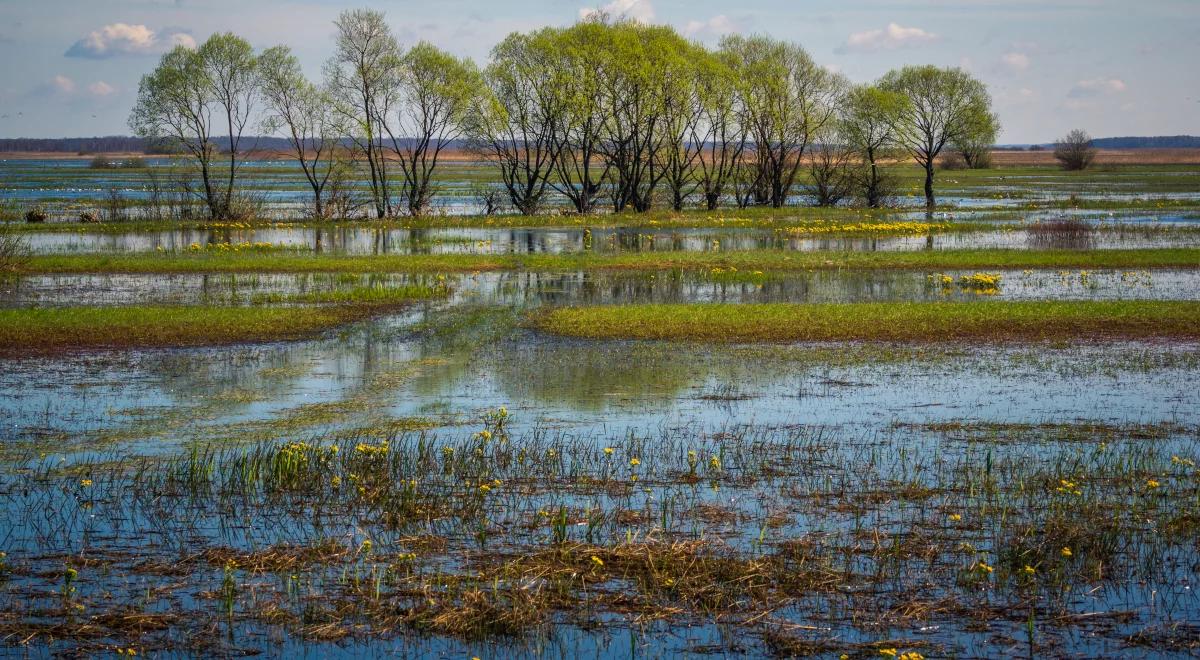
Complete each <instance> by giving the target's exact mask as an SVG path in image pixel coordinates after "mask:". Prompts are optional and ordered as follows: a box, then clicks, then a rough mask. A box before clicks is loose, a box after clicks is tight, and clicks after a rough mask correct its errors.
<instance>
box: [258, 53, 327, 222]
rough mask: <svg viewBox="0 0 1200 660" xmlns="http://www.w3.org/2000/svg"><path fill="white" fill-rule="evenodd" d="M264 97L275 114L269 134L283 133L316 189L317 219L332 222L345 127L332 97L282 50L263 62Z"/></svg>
mask: <svg viewBox="0 0 1200 660" xmlns="http://www.w3.org/2000/svg"><path fill="white" fill-rule="evenodd" d="M259 70H260V73H261V78H262V94H263V98H264V100H265V102H266V105H267V109H268V111H269V114H268V115H267V117H266V118H265V120H264V121H263V129H264V130H265V131H266V132H267V133H268V134H270V133H275V132H278V131H282V132H283V133H284V134H285V135H286V137H287V141H288V143H289V144H290V145H291V148H292V153H293V154H294V155H295V157H296V162H297V163H299V165H300V169H301V170H302V171H303V172H304V178H305V179H306V180H307V181H308V185H309V187H310V188H312V193H313V200H312V215H313V217H315V218H326V217H329V216H328V215H327V209H326V208H325V207H326V204H325V201H326V195H325V190H326V187H327V186H328V184H329V181H330V178H331V177H332V176H333V174H334V172H335V171H336V170H337V169H338V168H339V167H341V164H340V163H339V161H338V160H337V158H336V150H337V147H338V141H339V139H340V136H341V135H342V134H343V128H342V126H341V125H340V124H339V123H338V122H337V121H335V120H336V119H337V118H338V115H336V114H335V112H334V110H333V103H332V100H331V99H330V97H329V96H328V95H327V94H326V93H325V92H323V91H321V90H320V89H317V87H316V86H315V85H313V84H312V83H311V82H309V81H308V80H307V79H306V78H305V77H304V73H303V72H302V71H301V70H300V61H299V60H297V59H296V57H295V56H294V55H292V53H291V50H290V49H288V47H287V46H276V47H275V48H269V49H267V50H266V51H264V52H263V54H262V55H261V56H260V58H259Z"/></svg>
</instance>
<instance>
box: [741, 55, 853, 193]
mask: <svg viewBox="0 0 1200 660" xmlns="http://www.w3.org/2000/svg"><path fill="white" fill-rule="evenodd" d="M721 49H722V50H723V51H725V52H726V53H727V56H728V57H729V60H730V62H731V65H732V66H733V68H734V72H735V75H736V77H737V80H738V81H739V82H740V85H741V96H742V104H743V106H744V111H745V122H746V128H747V131H748V133H749V140H750V143H751V145H752V147H751V153H750V155H751V157H752V159H753V160H752V163H753V166H754V169H755V176H754V183H753V185H752V186H751V189H750V193H749V194H752V195H754V197H755V202H756V203H760V204H770V205H771V206H773V207H776V208H778V207H781V206H783V205H784V204H785V203H786V202H787V198H788V196H789V195H790V194H791V191H792V187H793V185H794V184H795V182H796V176H797V174H798V173H799V171H800V167H801V163H802V162H803V158H804V153H805V151H806V150H807V149H808V147H809V145H811V144H812V142H813V138H814V136H816V135H818V134H819V133H820V132H821V131H822V130H823V129H824V128H825V127H826V126H827V125H828V124H829V123H830V122H832V121H834V118H835V113H836V110H837V107H838V104H839V101H840V99H841V96H842V94H843V92H844V90H845V88H846V87H847V83H846V81H845V79H844V78H843V77H842V76H839V75H837V74H834V73H832V72H830V71H829V70H827V69H825V68H823V67H821V66H820V65H818V64H817V63H816V62H814V61H813V59H812V58H811V57H810V56H809V55H808V53H807V52H806V51H805V50H804V49H803V48H801V47H800V46H798V45H796V44H792V43H788V42H785V41H778V40H775V39H771V38H769V37H760V36H756V37H742V36H730V37H726V38H725V39H722V41H721Z"/></svg>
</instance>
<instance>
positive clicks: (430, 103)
mask: <svg viewBox="0 0 1200 660" xmlns="http://www.w3.org/2000/svg"><path fill="white" fill-rule="evenodd" d="M401 71H402V73H401V76H400V96H399V99H398V102H397V111H396V113H395V115H394V117H393V119H394V123H393V122H390V121H389V122H385V123H384V124H383V128H384V130H385V131H386V132H387V134H388V138H389V140H390V141H391V146H392V151H393V152H394V153H395V154H396V157H397V158H398V159H399V160H400V170H401V172H402V173H403V175H404V200H405V203H406V205H407V206H408V212H409V214H410V215H414V216H419V215H424V214H425V212H426V211H428V209H429V203H430V201H431V200H432V199H433V194H434V192H435V190H434V187H433V172H434V170H435V169H436V168H437V164H438V159H439V157H440V156H441V154H442V151H443V150H444V149H445V148H446V147H447V146H449V144H450V143H451V142H452V141H454V140H456V139H458V138H459V137H460V136H461V135H462V134H463V132H464V131H465V129H466V125H467V124H466V118H467V114H468V112H469V111H471V110H472V109H475V108H478V107H479V105H478V99H479V94H480V91H481V90H482V88H483V78H482V77H481V76H480V74H479V69H477V68H476V67H475V64H474V63H473V62H471V60H469V59H466V58H463V59H460V58H457V57H454V56H453V55H450V54H449V53H446V52H445V51H442V50H439V49H438V48H437V47H435V46H433V45H432V44H429V43H428V42H424V41H422V42H420V43H418V44H417V45H416V46H413V47H412V49H411V50H409V51H408V53H406V54H405V55H404V59H403V61H402V69H401Z"/></svg>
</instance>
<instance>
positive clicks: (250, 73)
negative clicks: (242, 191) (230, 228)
mask: <svg viewBox="0 0 1200 660" xmlns="http://www.w3.org/2000/svg"><path fill="white" fill-rule="evenodd" d="M258 80H259V77H258V59H257V58H256V57H255V55H254V49H253V48H252V47H251V46H250V44H249V43H248V42H247V41H246V40H244V39H242V38H240V37H238V36H236V35H233V34H230V33H224V34H214V35H213V36H212V37H209V39H208V40H207V41H205V42H204V43H203V44H201V45H200V47H199V48H198V49H195V50H192V49H189V48H185V47H183V46H179V47H176V48H175V49H173V50H171V51H170V52H168V53H167V54H165V55H163V57H162V59H161V60H160V62H159V65H158V67H157V68H156V69H155V70H154V71H153V72H152V73H150V74H149V75H146V76H143V77H142V80H141V83H140V84H139V86H138V100H137V103H136V104H135V105H134V108H133V111H132V112H131V114H130V117H129V126H130V128H131V129H132V130H133V132H134V133H135V134H137V135H138V136H140V137H144V138H148V139H152V140H156V141H162V142H166V143H168V146H170V147H174V148H178V149H180V150H181V151H183V152H185V153H188V154H190V155H191V156H192V157H193V158H195V159H196V162H197V165H198V169H199V171H200V179H201V183H202V184H203V187H204V201H205V204H206V205H207V206H208V212H209V215H210V217H212V218H228V217H230V216H231V215H233V214H235V213H236V212H237V211H238V209H235V184H236V179H237V172H238V169H239V168H240V165H241V160H240V159H241V155H242V150H241V143H242V136H243V134H244V132H245V129H246V126H247V125H248V124H249V123H250V120H251V117H252V116H253V113H254V103H255V101H256V100H257V98H258ZM214 132H224V133H225V140H224V144H223V145H218V144H217V140H218V139H219V138H217V137H215V136H214ZM219 146H224V147H225V148H226V150H227V151H228V153H229V160H228V172H227V173H222V172H217V171H215V169H214V168H215V162H214V161H215V159H216V157H217V155H218V152H219ZM218 178H220V179H222V181H220V182H219V181H218Z"/></svg>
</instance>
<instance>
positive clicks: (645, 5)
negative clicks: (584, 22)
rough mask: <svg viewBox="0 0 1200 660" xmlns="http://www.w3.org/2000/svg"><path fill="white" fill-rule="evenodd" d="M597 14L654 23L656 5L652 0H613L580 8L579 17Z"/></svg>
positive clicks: (589, 16)
mask: <svg viewBox="0 0 1200 660" xmlns="http://www.w3.org/2000/svg"><path fill="white" fill-rule="evenodd" d="M597 14H607V15H608V16H611V17H613V18H631V19H633V20H635V21H639V22H642V23H652V22H654V5H652V4H650V0H612V2H610V3H608V4H606V5H603V6H601V7H597V8H595V9H588V8H584V9H580V10H579V18H591V17H592V16H595V15H597Z"/></svg>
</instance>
